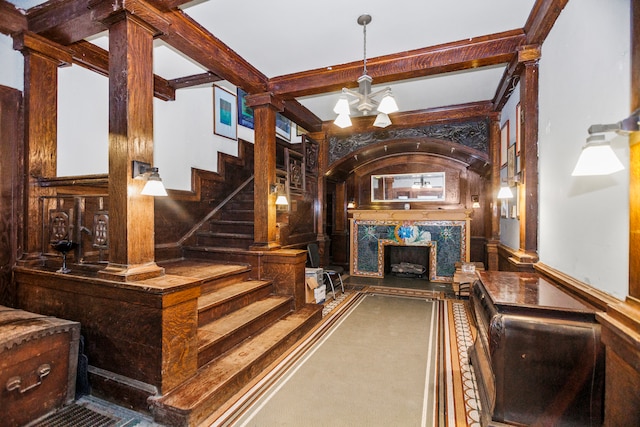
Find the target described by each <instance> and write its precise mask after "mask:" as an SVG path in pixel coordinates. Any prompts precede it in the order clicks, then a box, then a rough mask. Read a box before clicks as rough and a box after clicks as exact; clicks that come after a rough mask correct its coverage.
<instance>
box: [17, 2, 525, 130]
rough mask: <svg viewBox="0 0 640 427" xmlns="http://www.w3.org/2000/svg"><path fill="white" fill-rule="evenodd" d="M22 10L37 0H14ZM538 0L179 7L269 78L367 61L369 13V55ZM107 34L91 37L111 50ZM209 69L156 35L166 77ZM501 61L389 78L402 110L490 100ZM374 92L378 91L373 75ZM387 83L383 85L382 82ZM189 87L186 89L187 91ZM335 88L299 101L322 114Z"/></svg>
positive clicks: (472, 30) (452, 34)
mask: <svg viewBox="0 0 640 427" xmlns="http://www.w3.org/2000/svg"><path fill="white" fill-rule="evenodd" d="M9 1H11V2H12V3H14V4H16V5H17V6H18V7H21V8H25V9H26V8H28V7H32V6H34V5H36V4H38V3H41V1H39V0H9ZM534 3H535V0H483V1H478V0H395V1H389V0H324V1H322V2H302V1H300V0H273V1H264V0H245V1H229V0H225V1H222V0H207V1H201V0H198V1H194V2H192V3H188V4H186V5H184V6H183V7H182V9H183V10H184V11H185V13H187V14H188V15H189V16H191V17H192V18H193V19H194V20H195V21H197V22H199V23H200V24H201V25H203V26H204V27H205V28H206V29H207V30H209V32H211V33H212V34H213V35H214V36H216V37H217V38H218V39H220V40H221V41H222V42H224V43H225V44H226V45H227V46H229V47H230V48H231V49H233V50H234V51H235V52H236V53H238V54H239V55H240V56H242V57H243V58H244V59H246V60H247V61H248V62H249V63H250V64H252V65H253V66H254V67H256V68H257V69H258V70H260V71H261V72H262V73H263V74H265V75H266V76H267V77H275V76H281V75H286V74H291V73H296V72H300V71H305V70H310V69H318V68H324V67H330V66H333V65H339V64H344V63H348V62H353V61H362V59H363V33H362V26H360V25H358V23H357V22H356V20H357V18H358V16H360V15H362V14H363V13H368V14H370V15H371V16H372V21H371V23H370V24H369V25H367V58H372V57H376V56H381V55H387V54H391V53H398V52H403V51H407V50H412V49H418V48H424V47H429V46H433V45H437V44H442V43H447V42H451V41H458V40H464V39H470V38H473V37H477V36H482V35H487V34H493V33H499V32H502V31H508V30H513V29H518V28H523V27H524V25H525V22H526V20H527V18H528V16H529V13H530V12H531V8H532V7H533V5H534ZM106 40H107V38H106V35H103V36H101V37H96V38H94V39H93V40H92V41H93V42H94V43H96V44H98V45H100V46H101V47H104V48H106V47H107V46H108V42H107V41H106ZM203 71H204V70H203V69H202V68H201V67H199V66H197V65H196V64H194V63H193V62H192V61H189V60H187V59H185V58H184V57H182V56H181V55H179V54H178V53H176V52H175V51H173V50H172V49H171V48H169V47H168V46H167V45H165V44H164V43H162V42H160V41H158V42H157V43H156V50H155V51H154V72H155V73H156V74H158V75H160V76H161V77H164V78H165V79H173V78H177V77H184V76H187V75H193V74H198V73H202V72H203ZM503 72H504V66H498V67H486V68H481V69H475V70H469V71H465V72H459V73H451V74H446V75H439V76H432V77H428V78H424V79H416V80H411V81H404V82H396V83H393V84H390V85H389V86H391V87H392V89H393V92H394V95H395V97H396V100H397V102H398V105H399V107H400V109H401V111H414V110H421V109H425V108H432V107H440V106H447V105H456V104H463V103H468V102H475V101H485V100H491V99H493V97H494V95H495V91H496V88H497V87H498V84H499V81H500V78H501V77H502V74H503ZM373 83H374V90H375V81H374V82H373ZM385 86H386V85H385ZM182 90H187V89H182ZM337 97H338V93H334V94H326V95H317V96H312V97H306V98H301V99H299V101H300V102H301V103H302V104H303V105H304V106H305V107H307V108H308V109H309V110H311V111H312V112H313V113H315V114H316V115H317V116H318V117H320V118H321V119H322V120H331V119H333V118H334V117H335V115H334V113H333V112H332V108H333V105H334V104H335V102H336V99H337Z"/></svg>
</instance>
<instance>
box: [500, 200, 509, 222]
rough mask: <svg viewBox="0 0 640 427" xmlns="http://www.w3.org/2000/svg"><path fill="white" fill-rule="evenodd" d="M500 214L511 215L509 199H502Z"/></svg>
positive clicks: (502, 215)
mask: <svg viewBox="0 0 640 427" xmlns="http://www.w3.org/2000/svg"><path fill="white" fill-rule="evenodd" d="M500 216H501V217H502V218H508V217H509V201H508V199H502V200H501V201H500Z"/></svg>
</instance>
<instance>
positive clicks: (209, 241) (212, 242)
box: [198, 235, 253, 249]
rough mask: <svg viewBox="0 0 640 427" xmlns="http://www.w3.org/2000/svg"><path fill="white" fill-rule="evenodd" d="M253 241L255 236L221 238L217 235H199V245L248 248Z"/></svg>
mask: <svg viewBox="0 0 640 427" xmlns="http://www.w3.org/2000/svg"><path fill="white" fill-rule="evenodd" d="M252 243H253V238H235V239H229V238H227V237H224V238H220V237H215V236H207V235H198V245H199V246H220V247H227V248H243V249H246V248H248V247H249V246H250V245H251V244H252Z"/></svg>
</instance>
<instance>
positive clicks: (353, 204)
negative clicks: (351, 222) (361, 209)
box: [347, 199, 356, 209]
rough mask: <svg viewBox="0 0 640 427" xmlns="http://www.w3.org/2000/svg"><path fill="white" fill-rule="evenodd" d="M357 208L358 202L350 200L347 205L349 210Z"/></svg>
mask: <svg viewBox="0 0 640 427" xmlns="http://www.w3.org/2000/svg"><path fill="white" fill-rule="evenodd" d="M355 208H356V201H355V200H353V199H351V200H349V203H347V209H355Z"/></svg>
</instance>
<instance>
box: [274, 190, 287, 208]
mask: <svg viewBox="0 0 640 427" xmlns="http://www.w3.org/2000/svg"><path fill="white" fill-rule="evenodd" d="M271 194H277V195H278V197H276V207H278V208H279V207H281V206H282V207H284V206H289V201H288V200H287V196H285V195H284V194H283V193H282V184H271Z"/></svg>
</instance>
